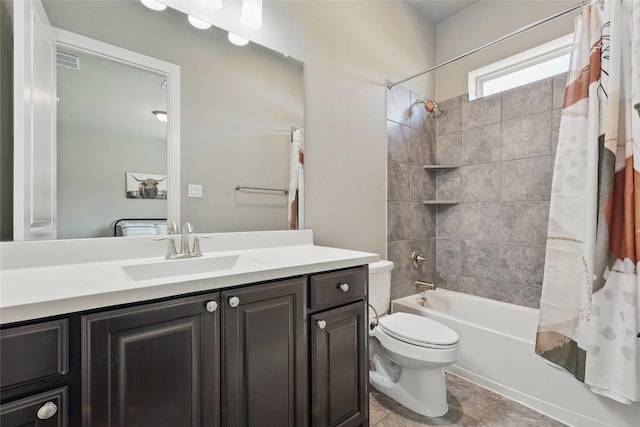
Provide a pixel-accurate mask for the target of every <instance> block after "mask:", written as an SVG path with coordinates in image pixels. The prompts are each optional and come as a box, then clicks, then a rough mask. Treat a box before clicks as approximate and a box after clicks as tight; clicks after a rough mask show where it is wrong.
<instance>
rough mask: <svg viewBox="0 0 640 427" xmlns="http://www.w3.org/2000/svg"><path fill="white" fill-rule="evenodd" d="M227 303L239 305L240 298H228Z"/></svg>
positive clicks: (234, 305)
mask: <svg viewBox="0 0 640 427" xmlns="http://www.w3.org/2000/svg"><path fill="white" fill-rule="evenodd" d="M229 305H230V306H231V307H237V306H238V305H240V298H238V297H231V298H229Z"/></svg>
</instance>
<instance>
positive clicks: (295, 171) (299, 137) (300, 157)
mask: <svg viewBox="0 0 640 427" xmlns="http://www.w3.org/2000/svg"><path fill="white" fill-rule="evenodd" d="M288 195H289V211H288V219H289V229H290V230H302V229H303V228H304V130H303V129H302V128H294V129H291V164H290V167H289V193H288Z"/></svg>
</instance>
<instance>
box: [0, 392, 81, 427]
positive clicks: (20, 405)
mask: <svg viewBox="0 0 640 427" xmlns="http://www.w3.org/2000/svg"><path fill="white" fill-rule="evenodd" d="M0 425H2V427H23V426H38V427H66V426H67V425H68V422H67V388H66V387H63V388H59V389H56V390H53V391H50V392H46V393H41V394H37V395H35V396H29V397H25V398H24V399H20V400H16V401H14V402H11V403H7V404H6V405H2V409H1V410H0Z"/></svg>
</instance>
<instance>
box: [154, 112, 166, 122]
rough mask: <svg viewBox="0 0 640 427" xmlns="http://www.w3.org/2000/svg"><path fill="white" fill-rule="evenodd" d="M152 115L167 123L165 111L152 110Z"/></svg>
mask: <svg viewBox="0 0 640 427" xmlns="http://www.w3.org/2000/svg"><path fill="white" fill-rule="evenodd" d="M153 115H154V116H156V119H158V120H160V121H161V122H162V123H167V112H166V111H154V112H153Z"/></svg>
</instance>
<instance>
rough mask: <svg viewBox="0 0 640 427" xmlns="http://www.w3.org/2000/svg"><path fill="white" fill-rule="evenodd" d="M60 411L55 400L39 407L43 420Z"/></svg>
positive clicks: (39, 416)
mask: <svg viewBox="0 0 640 427" xmlns="http://www.w3.org/2000/svg"><path fill="white" fill-rule="evenodd" d="M56 412H58V407H57V406H56V404H55V403H53V402H47V403H45V404H44V405H42V406H41V407H40V409H38V413H37V415H38V418H40V419H41V420H48V419H49V418H51V417H53V416H54V415H55V414H56Z"/></svg>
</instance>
